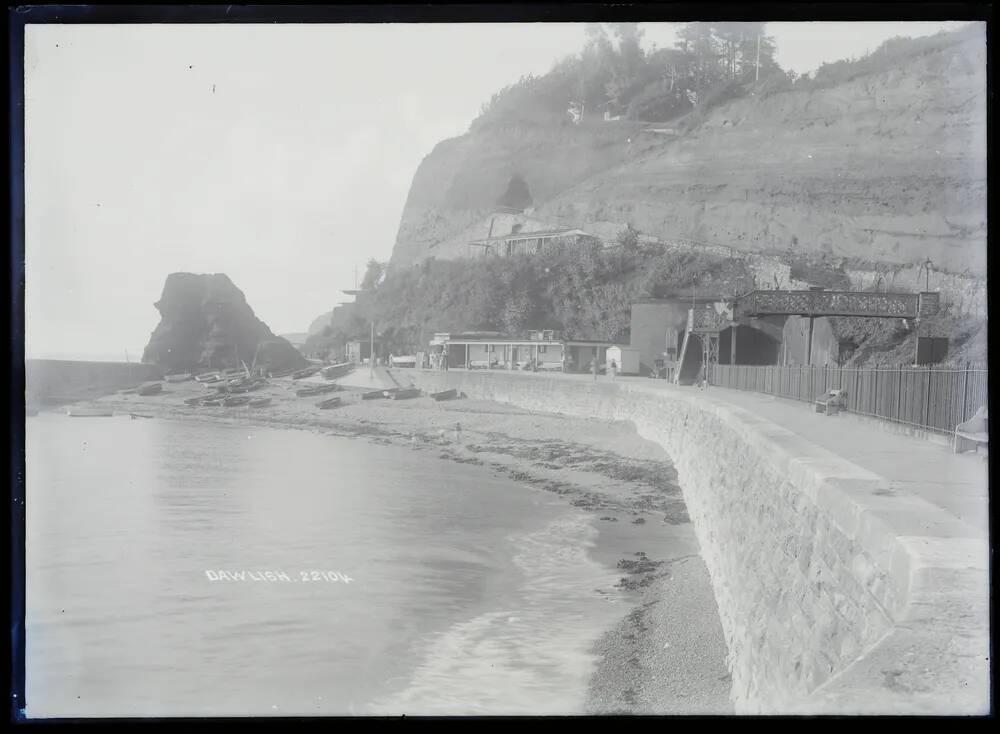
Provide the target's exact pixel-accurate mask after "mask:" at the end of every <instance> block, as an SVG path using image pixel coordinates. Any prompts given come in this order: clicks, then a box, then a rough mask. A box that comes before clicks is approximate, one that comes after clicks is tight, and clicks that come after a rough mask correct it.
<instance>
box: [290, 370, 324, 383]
mask: <svg viewBox="0 0 1000 734" xmlns="http://www.w3.org/2000/svg"><path fill="white" fill-rule="evenodd" d="M321 369H322V367H306V368H305V369H304V370H299V371H298V372H293V373H292V379H293V380H301V379H303V378H305V377H312V376H313V375H315V374H316V373H317V372H319V371H320V370H321Z"/></svg>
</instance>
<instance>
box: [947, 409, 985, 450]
mask: <svg viewBox="0 0 1000 734" xmlns="http://www.w3.org/2000/svg"><path fill="white" fill-rule="evenodd" d="M989 443H990V434H989V412H988V411H987V410H986V408H985V407H982V408H980V409H979V410H977V411H976V414H975V415H974V416H972V417H971V418H970V419H969V420H967V421H966V422H965V423H959V424H958V425H957V426H955V444H954V446H955V453H956V454H960V453H962V452H963V451H975V450H976V449H978V448H979V446H980V445H984V446H989Z"/></svg>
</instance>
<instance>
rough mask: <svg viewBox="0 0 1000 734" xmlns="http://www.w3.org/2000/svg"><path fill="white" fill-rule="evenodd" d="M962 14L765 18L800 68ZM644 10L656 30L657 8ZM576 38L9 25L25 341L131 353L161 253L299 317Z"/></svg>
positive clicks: (285, 321)
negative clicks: (17, 44)
mask: <svg viewBox="0 0 1000 734" xmlns="http://www.w3.org/2000/svg"><path fill="white" fill-rule="evenodd" d="M959 25H963V24H961V23H929V22H897V23H866V22H860V23H859V22H855V23H833V22H816V23H771V24H768V32H769V33H770V34H771V35H772V36H774V38H775V42H776V44H777V59H778V62H779V64H781V65H782V67H784V68H786V69H791V70H794V71H796V72H798V73H800V74H801V73H805V72H808V71H813V70H815V69H816V68H817V67H818V66H819V65H820V64H821V63H823V62H825V61H835V60H837V59H842V58H851V57H855V56H862V55H864V54H865V53H866V52H868V51H869V50H874V49H875V48H876V47H877V46H878V45H879V44H880V43H881V42H882V41H884V40H886V39H887V38H891V37H893V36H899V35H903V36H920V35H929V34H932V33H936V32H937V31H939V30H941V29H944V28H951V27H955V26H959ZM642 28H643V30H644V32H645V36H644V43H645V44H646V46H647V47H651V46H652V45H654V44H655V45H657V46H659V47H664V46H670V45H673V40H674V32H675V30H676V27H675V26H674V25H673V24H667V23H644V24H642ZM583 40H584V26H583V24H579V23H576V24H571V23H545V24H543V23H527V24H471V25H465V26H456V25H430V24H413V25H403V24H382V25H374V24H372V25H250V24H233V25H184V26H181V25H152V24H146V25H28V26H26V28H25V138H26V142H25V158H26V160H25V199H26V202H25V207H26V212H25V215H26V216H25V229H26V242H25V274H26V286H25V301H26V302H25V321H26V324H25V327H26V344H25V347H26V354H27V356H28V357H29V358H32V357H52V358H79V359H85V358H92V359H119V360H120V359H124V358H125V354H126V351H127V352H128V355H129V357H130V358H131V359H133V360H136V359H138V358H139V356H140V355H141V352H142V348H143V346H144V345H145V344H146V342H147V341H148V339H149V335H150V333H151V332H152V331H153V329H154V328H155V326H156V324H157V323H158V321H159V314H158V313H157V312H156V310H155V308H154V307H153V303H154V302H155V301H157V300H158V299H159V297H160V294H161V292H162V288H163V282H164V280H165V278H166V276H167V274H169V273H171V272H177V271H184V272H196V273H215V272H220V273H226V274H227V275H229V277H230V278H231V279H232V280H233V282H234V283H235V284H236V286H237V287H239V288H240V289H241V290H242V291H243V292H244V293H245V295H246V297H247V301H248V303H249V304H250V306H251V307H252V308H253V309H254V311H255V313H256V315H257V316H258V318H260V319H262V320H263V321H264V322H265V323H266V324H268V326H270V327H271V330H272V331H274V333H276V334H282V333H291V332H303V331H306V329H307V328H308V326H309V324H310V323H311V321H312V320H313V319H314V318H316V317H317V316H319V315H320V314H321V313H323V312H325V311H329V310H330V309H331V308H333V307H334V306H335V305H337V303H340V302H342V301H345V300H350V299H349V298H348V297H347V296H344V295H343V294H342V293H341V292H340V291H341V289H344V288H353V287H354V285H355V269H357V273H358V278H359V279H360V277H361V275H362V274H363V272H364V265H365V263H366V262H367V261H368V260H369V259H370V258H375V259H377V260H381V261H384V260H388V259H389V256H390V254H391V252H392V246H393V244H394V242H395V238H396V230H397V227H398V225H399V219H400V216H401V214H402V209H403V205H404V203H405V201H406V195H407V193H408V191H409V186H410V181H411V179H412V177H413V174H414V173H415V172H416V169H417V166H418V165H419V164H420V161H421V160H422V159H423V158H424V156H426V155H427V154H428V153H430V151H431V149H432V148H433V147H434V146H435V145H436V144H437V143H438V142H439V141H441V140H443V139H446V138H449V137H454V136H456V135H461V134H462V133H464V132H465V131H466V130H467V129H468V126H469V123H470V122H471V121H472V119H473V118H474V117H475V116H476V115H477V114H478V113H479V110H480V107H481V106H482V104H483V103H484V102H486V101H487V100H488V99H489V98H490V96H491V95H492V94H493V93H494V92H495V91H497V90H498V89H500V88H502V87H503V86H505V85H507V84H510V83H512V82H514V81H516V80H517V79H518V78H520V77H521V76H522V75H525V74H528V73H533V74H536V75H540V74H544V73H545V72H546V71H548V70H549V69H550V68H551V67H552V65H553V63H554V62H556V61H557V60H559V59H560V58H563V57H564V56H567V55H569V54H572V53H576V52H578V51H579V50H580V49H581V48H582V46H583ZM498 49H501V50H502V51H501V52H498Z"/></svg>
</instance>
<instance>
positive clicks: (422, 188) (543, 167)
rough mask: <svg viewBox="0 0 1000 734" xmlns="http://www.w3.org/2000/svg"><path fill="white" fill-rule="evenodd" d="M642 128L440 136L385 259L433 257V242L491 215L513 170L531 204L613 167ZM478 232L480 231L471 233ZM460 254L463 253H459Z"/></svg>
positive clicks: (562, 127)
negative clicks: (390, 254)
mask: <svg viewBox="0 0 1000 734" xmlns="http://www.w3.org/2000/svg"><path fill="white" fill-rule="evenodd" d="M642 127H643V125H640V124H634V123H616V124H614V125H604V124H601V123H591V124H586V125H580V126H577V125H572V124H570V123H569V122H568V120H567V121H566V122H565V123H562V124H555V125H552V126H545V125H541V124H531V123H522V124H518V125H512V126H490V127H480V128H477V129H475V130H473V131H471V132H470V133H468V134H467V135H463V136H461V137H458V138H452V139H450V140H445V141H443V142H441V143H439V144H438V145H437V147H435V148H434V150H433V151H432V152H431V154H430V155H428V156H427V157H426V158H424V160H423V162H422V163H421V164H420V167H419V168H418V169H417V173H416V175H415V176H414V178H413V183H412V185H411V186H410V193H409V196H408V197H407V200H406V206H405V207H404V209H403V216H402V220H401V222H400V225H399V233H398V235H397V237H396V245H395V247H394V248H393V251H392V262H393V264H396V265H410V264H412V263H414V262H419V261H420V260H424V259H426V258H428V257H442V256H443V257H454V256H455V252H456V250H455V248H446V249H448V252H447V253H445V254H444V255H441V254H439V253H440V252H443V251H444V250H443V249H442V250H438V249H437V248H438V246H439V243H442V242H446V241H447V240H449V239H452V238H454V237H455V236H456V235H458V234H459V233H460V232H462V231H463V230H466V229H470V228H471V229H475V228H476V227H477V226H478V225H480V224H481V222H482V220H483V219H484V218H485V217H487V216H488V215H489V214H490V213H491V212H493V210H494V207H495V205H496V203H497V202H498V201H499V200H500V198H501V197H502V196H503V194H504V192H505V190H506V189H507V185H508V184H509V183H510V180H511V178H512V177H513V176H514V175H515V174H520V175H521V177H522V178H523V179H524V181H525V182H526V183H527V185H528V189H529V191H530V194H531V197H532V200H533V201H534V203H536V204H537V203H538V202H542V201H548V200H551V199H553V198H555V197H556V196H557V195H559V194H560V193H562V192H565V191H567V190H569V189H570V188H571V187H573V186H574V185H575V184H576V183H578V182H579V181H582V180H584V179H587V178H588V177H590V176H592V175H594V174H595V173H597V172H599V171H604V170H607V169H609V168H611V167H612V166H615V165H618V164H619V163H620V162H621V160H622V159H623V157H624V156H625V155H627V151H628V147H629V143H628V139H629V138H630V137H631V136H632V135H634V134H636V133H637V132H638V131H639V130H641V129H642ZM477 236H486V233H485V232H482V233H480V232H478V230H477ZM458 251H459V252H463V250H458Z"/></svg>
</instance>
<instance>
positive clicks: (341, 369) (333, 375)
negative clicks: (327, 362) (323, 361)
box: [320, 362, 354, 380]
mask: <svg viewBox="0 0 1000 734" xmlns="http://www.w3.org/2000/svg"><path fill="white" fill-rule="evenodd" d="M353 369H354V363H353V362H340V363H339V364H335V365H331V366H330V367H324V368H323V369H322V370H320V374H322V375H323V377H325V378H326V379H328V380H336V379H337V378H338V377H344V376H345V375H348V374H350V372H351V370H353Z"/></svg>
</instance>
